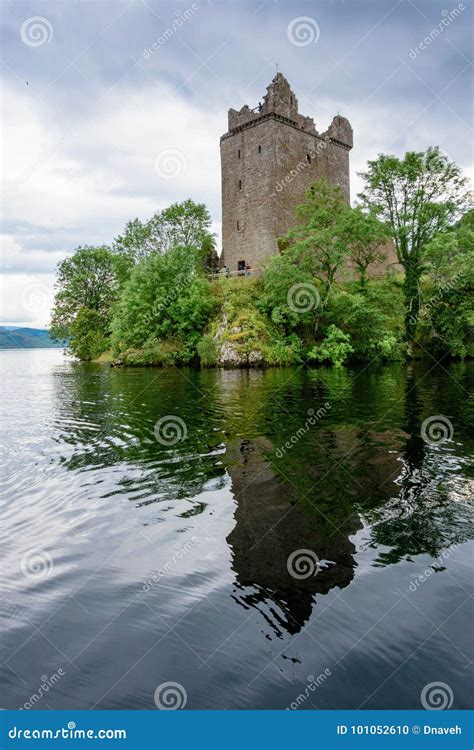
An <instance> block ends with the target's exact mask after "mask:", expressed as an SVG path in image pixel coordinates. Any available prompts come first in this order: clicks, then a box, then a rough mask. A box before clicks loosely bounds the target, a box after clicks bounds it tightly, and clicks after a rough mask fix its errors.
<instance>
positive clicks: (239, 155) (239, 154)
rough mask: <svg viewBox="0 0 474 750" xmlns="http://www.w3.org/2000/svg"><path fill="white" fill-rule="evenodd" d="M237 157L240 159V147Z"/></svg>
mask: <svg viewBox="0 0 474 750" xmlns="http://www.w3.org/2000/svg"><path fill="white" fill-rule="evenodd" d="M237 159H240V148H239V149H238V151H237Z"/></svg>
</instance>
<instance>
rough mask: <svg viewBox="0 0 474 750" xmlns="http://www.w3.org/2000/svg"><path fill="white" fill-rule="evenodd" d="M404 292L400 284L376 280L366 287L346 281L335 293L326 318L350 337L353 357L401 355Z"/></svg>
mask: <svg viewBox="0 0 474 750" xmlns="http://www.w3.org/2000/svg"><path fill="white" fill-rule="evenodd" d="M402 321H403V295H402V291H401V289H400V285H399V284H397V283H394V282H391V281H388V280H382V281H372V282H370V283H369V284H367V285H366V286H365V287H364V288H363V289H361V288H360V286H359V285H356V284H355V283H352V284H346V285H344V287H342V288H340V289H339V291H338V293H337V294H336V295H335V296H334V299H333V300H332V302H331V305H330V306H329V308H328V310H327V315H326V316H325V322H326V323H328V324H333V325H337V326H338V327H339V328H340V329H341V330H342V331H344V332H345V333H347V334H348V335H349V337H350V342H351V346H352V347H353V352H352V355H353V356H352V358H353V359H357V360H359V361H362V362H374V361H380V360H395V359H400V358H401V357H402V356H403V354H404V351H405V345H404V342H403V324H402Z"/></svg>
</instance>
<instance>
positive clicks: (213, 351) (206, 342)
mask: <svg viewBox="0 0 474 750" xmlns="http://www.w3.org/2000/svg"><path fill="white" fill-rule="evenodd" d="M196 348H197V353H198V357H199V359H200V361H201V364H202V365H204V367H212V366H213V365H216V364H217V358H218V356H217V355H218V351H217V344H216V341H215V339H214V338H213V337H212V336H203V337H202V339H201V340H200V341H199V342H198V345H197V347H196Z"/></svg>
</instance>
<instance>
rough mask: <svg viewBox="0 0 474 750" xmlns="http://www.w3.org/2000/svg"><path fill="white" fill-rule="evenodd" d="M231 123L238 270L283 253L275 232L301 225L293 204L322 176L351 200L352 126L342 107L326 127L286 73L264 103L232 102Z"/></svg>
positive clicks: (225, 144)
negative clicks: (307, 109)
mask: <svg viewBox="0 0 474 750" xmlns="http://www.w3.org/2000/svg"><path fill="white" fill-rule="evenodd" d="M228 128H229V129H228V132H227V133H225V134H224V135H223V136H222V137H221V142H220V145H221V170H222V240H223V253H222V256H221V263H222V264H226V265H227V267H228V268H229V270H230V271H232V272H234V271H237V270H239V269H242V268H244V267H245V265H246V264H247V263H248V264H250V266H251V267H252V268H256V267H259V266H260V267H261V266H263V265H265V262H266V261H267V260H268V258H269V257H270V256H271V255H274V254H276V253H278V247H277V243H276V238H277V237H278V236H281V235H282V234H285V232H286V231H287V229H288V228H289V227H290V226H292V225H294V223H295V214H294V210H295V208H296V206H297V205H299V204H300V203H302V202H303V199H304V194H305V192H306V191H307V190H308V188H309V186H310V185H311V184H312V183H313V182H315V181H316V180H317V179H320V178H321V177H324V178H325V179H326V180H327V181H328V182H329V183H331V184H337V185H340V187H341V188H342V190H343V192H344V194H345V195H346V197H347V200H348V201H349V198H350V195H349V151H350V150H351V148H352V146H353V134H352V127H351V125H350V123H349V121H348V120H347V119H346V118H345V117H342V116H341V115H336V116H335V117H334V118H333V120H332V122H331V124H330V126H329V128H328V129H327V130H326V131H325V132H323V133H319V132H318V131H317V129H316V125H315V122H314V120H313V118H312V117H308V116H304V115H301V114H300V113H299V111H298V100H297V98H296V96H295V94H294V92H293V91H292V89H291V87H290V84H289V83H288V81H287V80H286V78H285V77H284V76H283V75H282V74H281V73H277V74H276V76H275V77H274V78H273V80H272V82H271V83H270V84H269V86H267V93H266V94H265V96H264V97H263V101H262V102H260V103H259V105H258V106H257V107H254V108H253V109H251V108H250V107H249V106H248V105H247V104H245V105H244V106H243V107H242V108H241V109H240V110H236V109H230V110H229V113H228Z"/></svg>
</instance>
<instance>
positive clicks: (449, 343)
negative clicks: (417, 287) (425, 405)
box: [417, 211, 474, 358]
mask: <svg viewBox="0 0 474 750" xmlns="http://www.w3.org/2000/svg"><path fill="white" fill-rule="evenodd" d="M424 270H425V272H424V274H423V276H422V285H421V289H422V305H421V307H420V311H419V330H418V335H417V339H418V338H420V339H421V342H422V344H423V346H424V347H426V348H427V349H428V350H431V351H433V353H434V354H436V355H442V354H446V353H448V352H449V353H450V354H451V355H452V356H455V357H462V358H463V357H466V356H470V357H472V356H473V355H474V338H473V331H474V303H473V293H474V211H469V212H468V213H467V214H465V215H464V216H463V217H462V218H461V220H460V221H459V222H458V223H457V224H456V225H454V226H453V227H450V228H449V229H448V230H447V231H446V232H441V233H440V234H438V235H437V236H436V237H435V238H434V239H433V240H432V242H430V243H429V245H428V246H427V248H426V255H425V269H424Z"/></svg>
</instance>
